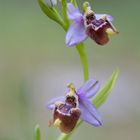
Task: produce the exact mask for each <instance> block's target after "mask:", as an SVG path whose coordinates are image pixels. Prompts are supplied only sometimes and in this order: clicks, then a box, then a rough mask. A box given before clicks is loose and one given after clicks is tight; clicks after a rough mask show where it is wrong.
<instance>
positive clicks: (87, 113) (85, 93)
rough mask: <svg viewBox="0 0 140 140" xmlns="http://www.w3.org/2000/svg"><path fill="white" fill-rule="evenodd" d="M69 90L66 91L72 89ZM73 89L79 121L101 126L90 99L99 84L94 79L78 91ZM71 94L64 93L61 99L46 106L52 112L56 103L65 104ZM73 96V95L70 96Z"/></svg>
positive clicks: (98, 114)
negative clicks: (78, 110) (79, 112)
mask: <svg viewBox="0 0 140 140" xmlns="http://www.w3.org/2000/svg"><path fill="white" fill-rule="evenodd" d="M69 88H70V89H69V90H67V91H71V89H72V88H73V87H71V86H70V87H69ZM73 89H74V91H75V92H74V94H75V95H74V96H75V98H78V99H77V100H78V102H77V106H76V107H77V108H79V109H80V111H81V115H80V119H81V120H83V121H85V122H87V123H89V124H91V125H93V126H96V127H97V126H101V125H102V121H101V116H100V113H99V112H98V110H97V109H96V107H95V106H94V105H93V104H92V101H91V98H92V97H93V96H94V95H95V94H96V93H97V92H98V91H99V89H100V84H99V82H98V81H96V80H95V79H90V80H88V81H87V82H86V83H85V84H84V85H83V86H81V87H80V88H79V89H78V90H76V89H75V88H73ZM69 94H71V93H70V92H68V93H66V95H64V96H62V97H58V98H55V99H52V100H51V101H50V102H49V103H48V104H47V106H48V108H49V109H51V110H53V109H54V108H55V104H56V103H62V104H65V102H66V100H67V97H68V96H69ZM72 96H73V95H72Z"/></svg>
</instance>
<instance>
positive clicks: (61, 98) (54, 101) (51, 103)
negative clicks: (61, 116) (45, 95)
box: [46, 96, 65, 110]
mask: <svg viewBox="0 0 140 140" xmlns="http://www.w3.org/2000/svg"><path fill="white" fill-rule="evenodd" d="M56 102H65V97H64V96H60V97H57V98H53V99H51V100H50V101H49V102H48V103H47V105H46V106H47V107H48V108H49V109H50V110H52V109H54V107H55V103H56Z"/></svg>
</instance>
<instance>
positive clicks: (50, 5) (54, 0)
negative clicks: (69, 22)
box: [45, 0, 57, 7]
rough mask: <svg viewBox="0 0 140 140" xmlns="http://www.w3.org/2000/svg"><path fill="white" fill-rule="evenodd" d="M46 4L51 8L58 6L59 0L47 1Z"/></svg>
mask: <svg viewBox="0 0 140 140" xmlns="http://www.w3.org/2000/svg"><path fill="white" fill-rule="evenodd" d="M45 3H46V4H47V5H48V6H49V7H53V6H55V5H56V4H57V0H45Z"/></svg>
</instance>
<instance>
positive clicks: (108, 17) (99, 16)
mask: <svg viewBox="0 0 140 140" xmlns="http://www.w3.org/2000/svg"><path fill="white" fill-rule="evenodd" d="M95 17H96V19H97V20H99V19H102V18H104V17H106V18H107V20H108V21H110V22H112V21H113V17H112V16H111V15H108V14H95Z"/></svg>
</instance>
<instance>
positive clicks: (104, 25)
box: [84, 11, 118, 45]
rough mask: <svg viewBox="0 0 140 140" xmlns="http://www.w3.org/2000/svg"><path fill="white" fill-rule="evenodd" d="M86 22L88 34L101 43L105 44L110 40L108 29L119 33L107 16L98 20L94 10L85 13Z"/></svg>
mask: <svg viewBox="0 0 140 140" xmlns="http://www.w3.org/2000/svg"><path fill="white" fill-rule="evenodd" d="M84 23H85V27H86V34H87V35H88V36H89V37H90V38H91V39H93V40H94V41H95V42H96V43H97V44H99V45H105V44H106V43H107V42H108V41H109V33H108V32H107V30H108V29H109V30H111V32H112V33H114V34H115V33H118V32H117V31H116V29H115V27H114V26H113V24H112V23H111V22H110V21H108V19H107V18H106V16H104V17H103V18H101V19H98V20H97V19H96V17H95V15H94V13H93V11H90V12H89V13H85V15H84Z"/></svg>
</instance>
